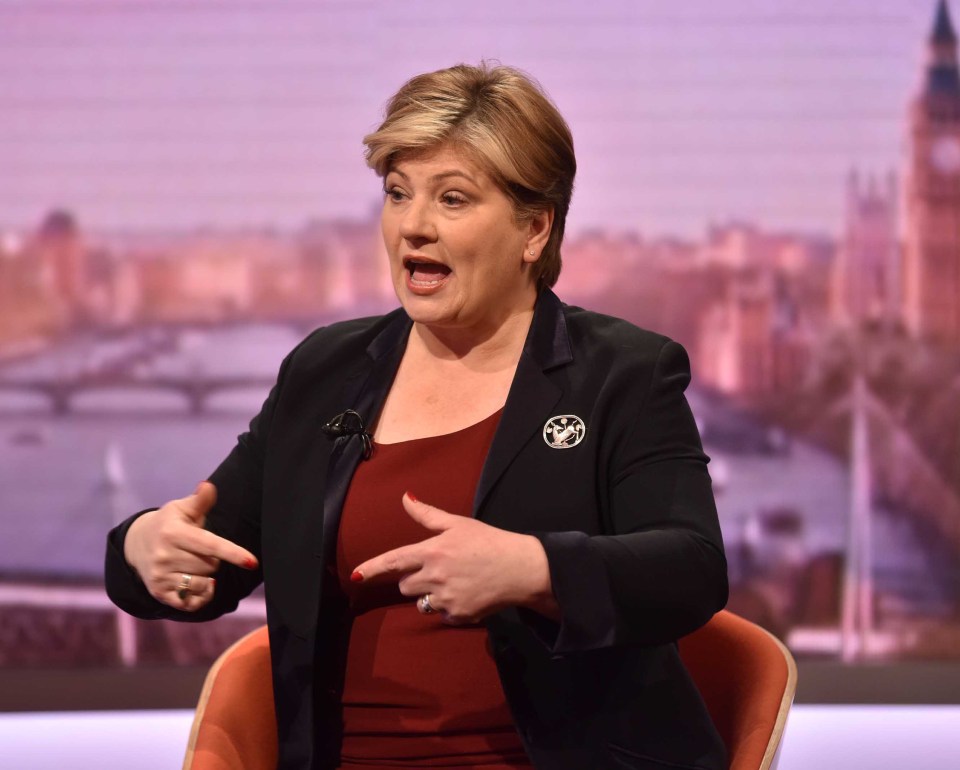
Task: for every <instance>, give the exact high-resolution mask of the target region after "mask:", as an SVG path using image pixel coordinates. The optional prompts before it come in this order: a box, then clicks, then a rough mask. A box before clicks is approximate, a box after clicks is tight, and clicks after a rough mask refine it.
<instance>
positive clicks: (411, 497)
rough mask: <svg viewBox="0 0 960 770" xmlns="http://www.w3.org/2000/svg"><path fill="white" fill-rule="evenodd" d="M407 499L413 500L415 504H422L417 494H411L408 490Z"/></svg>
mask: <svg viewBox="0 0 960 770" xmlns="http://www.w3.org/2000/svg"><path fill="white" fill-rule="evenodd" d="M407 497H409V498H410V499H411V500H413V502H415V503H419V502H420V501H419V500H417V496H416V495H415V494H413V492H411V491H410V490H409V489H408V490H407Z"/></svg>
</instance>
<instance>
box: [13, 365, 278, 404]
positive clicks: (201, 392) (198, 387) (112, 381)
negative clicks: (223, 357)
mask: <svg viewBox="0 0 960 770" xmlns="http://www.w3.org/2000/svg"><path fill="white" fill-rule="evenodd" d="M273 383H274V378H272V377H258V376H250V375H240V376H210V375H204V374H202V373H200V374H195V375H181V376H156V375H151V376H147V377H138V376H136V375H134V374H130V373H118V372H117V371H115V370H111V369H109V368H108V369H104V370H100V371H95V372H90V373H81V374H78V375H76V376H73V377H69V378H59V379H55V380H52V379H42V378H23V379H20V378H16V379H15V378H0V391H7V392H11V391H14V392H22V393H39V394H40V395H42V396H44V397H45V398H46V399H47V401H48V402H49V404H50V407H51V411H52V412H53V413H54V414H56V415H66V414H70V413H71V412H73V411H74V407H73V401H74V399H75V397H76V396H78V395H79V394H81V393H85V392H94V391H118V390H123V391H168V392H174V393H178V394H180V395H182V396H183V398H184V400H185V402H186V404H187V408H188V409H189V411H190V413H191V414H202V413H204V412H205V411H207V408H208V401H209V400H210V397H211V396H213V395H215V394H217V393H221V392H223V391H229V390H241V389H255V388H256V389H260V390H263V391H264V394H266V391H267V390H268V389H269V388H270V387H271V386H272V385H273Z"/></svg>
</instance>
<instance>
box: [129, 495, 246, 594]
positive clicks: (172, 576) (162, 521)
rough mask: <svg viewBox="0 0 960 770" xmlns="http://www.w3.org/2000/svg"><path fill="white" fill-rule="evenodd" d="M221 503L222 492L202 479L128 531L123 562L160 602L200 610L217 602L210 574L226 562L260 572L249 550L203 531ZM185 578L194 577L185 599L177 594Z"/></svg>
mask: <svg viewBox="0 0 960 770" xmlns="http://www.w3.org/2000/svg"><path fill="white" fill-rule="evenodd" d="M216 501H217V488H216V487H215V486H214V485H213V484H211V483H210V482H209V481H201V482H200V483H199V484H198V485H197V489H196V491H195V492H194V493H193V494H192V495H190V496H189V497H183V498H180V499H179V500H171V501H170V502H169V503H167V504H166V505H164V506H163V507H162V508H159V509H157V510H156V511H150V512H149V513H145V514H143V515H142V516H140V517H139V518H138V519H137V520H136V521H134V522H133V524H131V525H130V529H128V530H127V537H126V539H125V540H124V544H123V555H124V558H126V560H127V563H128V564H129V565H130V566H131V567H133V568H134V569H135V570H136V571H137V574H138V575H139V576H140V579H141V580H142V581H143V583H144V585H145V586H146V587H147V590H148V591H149V592H150V595H151V596H153V597H154V598H155V599H157V600H158V601H161V602H163V603H164V604H169V605H170V606H171V607H176V608H177V609H178V610H186V611H187V612H196V611H197V610H199V609H200V608H201V607H203V606H204V605H205V604H207V603H208V602H209V601H210V600H211V599H212V598H213V592H214V586H215V581H214V579H213V578H212V577H209V575H212V574H213V573H214V572H216V571H217V568H218V567H219V566H220V561H221V560H223V561H227V562H230V563H231V564H235V565H237V566H238V567H243V568H244V569H256V568H257V559H256V557H255V556H254V555H253V554H252V553H250V551H248V550H247V549H245V548H241V547H240V546H239V545H236V544H235V543H231V542H230V541H229V540H226V539H224V538H222V537H218V536H217V535H215V534H213V533H212V532H208V531H207V530H205V529H204V528H203V524H204V521H205V520H206V516H207V512H208V511H209V510H210V509H211V508H212V507H213V505H214V503H215V502H216ZM185 575H189V576H190V578H189V586H188V587H187V588H186V591H185V592H184V595H183V598H181V596H180V594H179V593H178V591H179V590H180V589H181V588H182V587H183V582H184V576H185Z"/></svg>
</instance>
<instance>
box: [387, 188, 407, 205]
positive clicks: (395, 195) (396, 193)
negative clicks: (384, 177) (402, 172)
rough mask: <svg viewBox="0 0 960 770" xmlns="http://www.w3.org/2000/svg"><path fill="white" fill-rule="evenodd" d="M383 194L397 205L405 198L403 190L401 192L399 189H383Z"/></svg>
mask: <svg viewBox="0 0 960 770" xmlns="http://www.w3.org/2000/svg"><path fill="white" fill-rule="evenodd" d="M383 194H384V196H386V197H387V198H388V199H389V200H391V201H393V202H394V203H399V202H400V201H402V200H403V199H404V197H405V196H404V192H403V190H401V189H400V188H399V187H385V188H384V190H383Z"/></svg>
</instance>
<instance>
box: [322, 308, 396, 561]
mask: <svg viewBox="0 0 960 770" xmlns="http://www.w3.org/2000/svg"><path fill="white" fill-rule="evenodd" d="M410 326H411V322H410V319H409V318H408V317H407V315H406V314H405V313H403V312H402V311H397V317H396V318H394V319H392V320H391V321H390V323H389V324H388V326H387V328H386V329H384V330H383V331H382V332H381V333H380V334H379V335H377V337H376V338H375V339H374V340H373V342H371V343H370V346H369V347H368V348H367V351H366V353H367V356H368V358H369V359H370V363H369V365H368V367H366V368H365V369H362V370H361V371H359V372H358V373H357V374H356V375H354V376H353V377H352V378H350V379H349V380H348V381H347V382H346V384H345V385H344V388H343V392H342V394H341V398H340V402H339V403H340V404H341V405H342V407H343V408H342V409H341V411H343V410H346V409H353V410H355V411H356V412H357V413H359V415H360V417H361V418H362V419H363V424H364V425H366V426H370V425H371V424H372V423H373V421H374V420H375V419H376V417H377V415H379V414H380V410H381V409H382V408H383V402H384V401H385V400H386V397H387V393H388V392H389V391H390V386H391V385H392V384H393V379H394V377H395V376H396V374H397V368H398V367H399V366H400V359H401V358H402V357H403V351H404V349H405V348H406V340H407V337H408V335H409V332H410ZM333 416H334V415H329V416H328V417H327V419H329V418H331V417H333ZM362 457H363V444H362V442H361V440H360V437H359V436H350V437H342V438H338V439H337V440H336V442H335V444H334V447H333V451H332V452H331V453H330V461H329V464H328V466H327V478H326V485H325V486H324V491H323V537H322V540H321V543H320V545H319V553H318V555H320V556H322V558H323V561H324V564H332V563H333V561H332V559H333V556H334V552H335V547H336V543H337V529H338V528H339V526H340V514H341V513H342V512H343V504H344V501H345V500H346V499H347V490H348V489H349V488H350V481H351V480H352V479H353V473H354V471H355V470H356V469H357V465H358V464H359V463H360V459H361V458H362Z"/></svg>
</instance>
